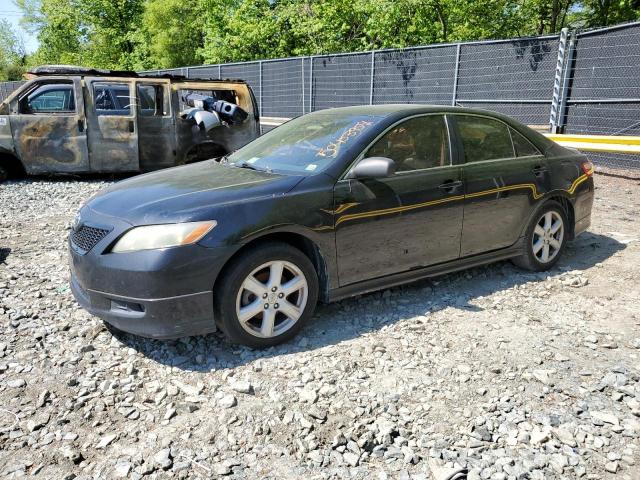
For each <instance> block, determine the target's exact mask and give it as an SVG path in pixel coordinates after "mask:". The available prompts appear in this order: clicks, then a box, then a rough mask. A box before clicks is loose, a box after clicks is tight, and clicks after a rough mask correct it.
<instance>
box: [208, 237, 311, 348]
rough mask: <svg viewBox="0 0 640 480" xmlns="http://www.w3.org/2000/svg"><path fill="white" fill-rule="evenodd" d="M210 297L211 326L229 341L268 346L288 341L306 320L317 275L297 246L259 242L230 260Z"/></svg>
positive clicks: (250, 345)
mask: <svg viewBox="0 0 640 480" xmlns="http://www.w3.org/2000/svg"><path fill="white" fill-rule="evenodd" d="M214 295H215V297H214V300H215V310H216V311H215V315H216V317H217V322H218V324H219V326H220V328H221V329H222V330H223V332H224V333H225V334H226V335H227V336H228V337H229V339H230V340H231V341H232V342H234V343H239V344H242V345H246V346H249V347H253V348H268V347H271V346H274V345H278V344H280V343H283V342H286V341H287V340H290V339H291V338H293V337H294V336H295V335H296V334H297V333H298V332H299V331H300V329H302V327H303V326H304V325H305V324H306V323H307V322H308V320H309V319H310V318H311V316H312V315H313V312H314V310H315V306H316V303H317V300H318V275H317V273H316V271H315V268H314V267H313V264H312V263H311V261H310V260H309V258H308V257H307V256H306V255H305V254H304V253H302V252H301V251H300V250H298V249H297V248H294V247H292V246H290V245H287V244H284V243H275V242H274V243H265V244H262V245H259V246H258V247H256V248H254V249H251V250H248V251H247V252H245V253H244V254H242V255H241V256H240V257H238V258H237V259H235V260H232V263H231V264H230V265H229V267H228V268H227V269H226V271H225V273H224V276H223V278H222V279H221V282H220V284H219V286H216V289H215V293H214Z"/></svg>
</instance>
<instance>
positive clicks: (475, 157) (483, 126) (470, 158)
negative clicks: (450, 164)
mask: <svg viewBox="0 0 640 480" xmlns="http://www.w3.org/2000/svg"><path fill="white" fill-rule="evenodd" d="M456 122H457V124H458V130H459V132H460V136H461V137H462V144H463V147H464V161H465V162H466V163H471V162H481V161H483V160H497V159H500V158H513V157H514V151H513V144H512V143H511V135H510V133H509V127H508V126H507V125H506V124H504V123H502V122H500V121H498V120H494V119H492V118H488V117H480V116H475V115H456Z"/></svg>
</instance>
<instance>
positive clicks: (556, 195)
mask: <svg viewBox="0 0 640 480" xmlns="http://www.w3.org/2000/svg"><path fill="white" fill-rule="evenodd" d="M549 202H556V203H559V204H560V205H561V206H562V207H563V209H564V213H565V215H566V216H567V221H568V223H569V225H567V232H568V239H569V240H572V239H573V238H574V236H575V234H574V230H575V223H576V222H575V212H574V209H573V202H572V201H571V197H570V196H569V195H568V194H567V193H566V192H561V191H554V192H550V193H549V194H548V195H546V196H545V197H544V198H542V199H540V201H539V202H538V204H537V205H536V207H535V208H534V209H533V210H532V212H531V214H530V215H529V217H528V218H527V221H526V222H524V225H523V226H522V228H521V231H520V237H522V236H524V234H525V232H526V231H527V227H528V226H529V224H530V223H531V221H532V220H533V218H534V217H535V216H536V215H538V213H539V212H540V210H542V209H543V208H544V206H545V205H546V204H547V203H549Z"/></svg>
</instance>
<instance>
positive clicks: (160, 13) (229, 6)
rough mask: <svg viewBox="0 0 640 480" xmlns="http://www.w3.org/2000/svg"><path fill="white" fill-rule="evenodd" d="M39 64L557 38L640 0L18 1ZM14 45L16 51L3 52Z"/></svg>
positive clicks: (639, 9) (622, 12)
mask: <svg viewBox="0 0 640 480" xmlns="http://www.w3.org/2000/svg"><path fill="white" fill-rule="evenodd" d="M15 3H16V5H18V7H20V8H21V10H22V11H23V12H24V24H25V25H26V27H27V28H28V29H29V30H30V31H31V32H33V33H34V34H36V35H37V36H38V40H39V43H40V47H39V48H38V50H37V52H35V54H33V55H31V56H30V57H29V59H28V62H29V63H30V64H35V63H74V64H80V65H88V66H94V67H104V68H125V69H146V68H171V67H180V66H185V65H194V64H199V63H202V62H206V63H220V62H230V61H244V60H256V59H262V58H277V57H287V56H293V55H309V54H322V53H335V52H350V51H358V50H368V49H378V48H403V47H408V46H414V45H427V44H431V43H438V42H454V41H464V40H475V39H492V38H510V37H516V36H525V35H539V34H546V33H555V32H558V31H559V30H560V29H562V28H563V27H565V26H572V27H583V26H586V27H594V26H607V25H611V24H615V23H618V22H622V21H628V20H634V19H638V18H640V0H466V1H463V2H461V1H459V0H376V1H372V0H15ZM5 44H7V45H10V44H11V43H6V42H5Z"/></svg>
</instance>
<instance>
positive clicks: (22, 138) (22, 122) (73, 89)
mask: <svg viewBox="0 0 640 480" xmlns="http://www.w3.org/2000/svg"><path fill="white" fill-rule="evenodd" d="M11 113H12V115H11V116H10V117H9V118H10V122H11V131H12V134H13V144H14V146H15V149H16V153H17V154H18V158H20V160H21V161H22V163H23V165H24V167H25V169H26V171H27V172H28V173H31V174H37V173H50V172H61V173H66V172H87V171H89V170H90V168H89V154H88V150H87V131H86V128H85V116H84V101H83V97H82V85H81V82H80V77H45V78H41V79H38V80H36V81H33V83H32V84H31V85H28V86H27V87H26V88H25V89H24V93H23V94H22V95H20V96H19V97H17V98H16V99H15V100H14V101H13V102H12V103H11Z"/></svg>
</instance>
